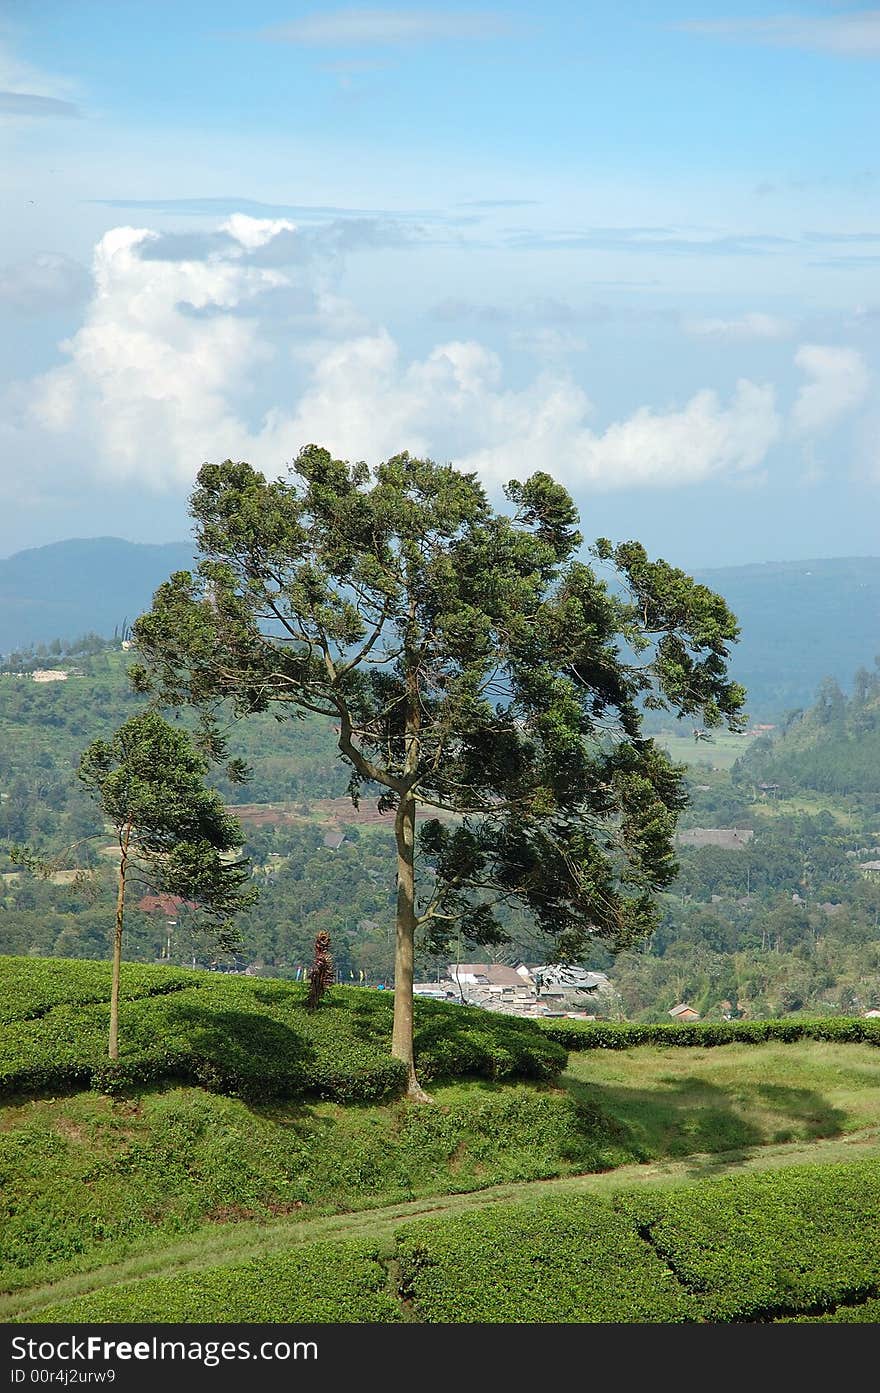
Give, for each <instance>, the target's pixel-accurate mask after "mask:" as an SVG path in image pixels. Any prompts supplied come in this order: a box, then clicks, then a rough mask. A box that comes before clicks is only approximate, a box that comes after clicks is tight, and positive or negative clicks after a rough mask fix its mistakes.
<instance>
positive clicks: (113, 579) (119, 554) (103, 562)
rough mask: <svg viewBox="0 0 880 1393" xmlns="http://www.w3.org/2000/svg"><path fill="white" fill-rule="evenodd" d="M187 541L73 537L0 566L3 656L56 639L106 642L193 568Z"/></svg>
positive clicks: (18, 555) (0, 649) (20, 554)
mask: <svg viewBox="0 0 880 1393" xmlns="http://www.w3.org/2000/svg"><path fill="white" fill-rule="evenodd" d="M192 556H193V549H192V546H191V545H190V544H189V543H188V542H165V543H162V544H161V545H151V544H147V543H143V542H126V541H123V540H122V539H121V538H120V537H91V538H74V539H72V540H70V541H65V542H54V543H52V544H51V545H50V546H45V547H34V548H32V549H30V550H28V551H19V552H16V554H15V555H14V556H9V557H6V558H5V559H2V560H0V653H8V652H10V651H11V650H12V649H14V648H16V647H18V646H20V645H24V644H30V643H49V642H51V640H52V639H54V638H74V637H76V636H77V635H79V634H84V633H89V632H94V633H99V634H101V635H103V636H105V637H106V636H109V635H110V634H112V633H113V631H114V629H121V628H122V624H123V622H124V621H125V620H126V619H128V621H129V623H130V622H131V621H132V620H133V619H134V618H135V617H136V616H137V615H138V614H140V613H141V612H142V610H144V609H146V608H147V607H148V606H149V604H150V600H151V598H152V595H153V591H154V590H155V589H156V587H157V586H158V585H160V584H161V582H162V581H163V580H166V579H167V578H168V576H169V575H170V574H171V572H172V571H180V570H184V569H185V568H186V567H188V566H190V565H191V564H192Z"/></svg>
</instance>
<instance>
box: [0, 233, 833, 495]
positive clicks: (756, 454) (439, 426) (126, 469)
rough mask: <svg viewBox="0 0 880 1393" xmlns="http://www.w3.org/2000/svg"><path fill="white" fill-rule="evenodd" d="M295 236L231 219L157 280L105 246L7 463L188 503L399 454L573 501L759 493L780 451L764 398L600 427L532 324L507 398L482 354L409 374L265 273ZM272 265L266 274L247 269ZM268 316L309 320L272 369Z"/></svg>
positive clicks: (393, 347) (742, 387)
mask: <svg viewBox="0 0 880 1393" xmlns="http://www.w3.org/2000/svg"><path fill="white" fill-rule="evenodd" d="M296 232H297V228H296V226H295V225H294V224H293V223H291V222H289V221H288V220H286V219H252V218H250V217H247V216H232V217H230V218H228V219H227V220H226V221H225V222H224V223H223V224H222V226H221V227H220V229H219V232H218V234H216V236H215V240H214V241H213V242H212V244H211V249H210V252H209V254H208V255H207V256H194V257H192V258H189V259H188V258H186V257H180V258H178V257H177V256H174V257H165V258H163V259H161V260H151V259H150V255H149V252H150V249H151V248H156V247H157V246H158V245H160V244H161V241H162V237H161V235H160V234H159V233H156V232H153V231H150V230H148V229H145V228H133V227H121V228H115V229H114V230H113V231H111V232H108V233H107V234H106V235H105V236H104V237H103V238H102V239H101V241H100V242H99V244H98V246H97V248H96V252H95V258H94V268H93V275H94V294H93V297H92V299H91V300H90V302H89V304H88V308H87V311H86V314H85V318H84V322H83V325H82V327H81V328H80V329H79V331H78V332H77V333H76V334H74V335H73V336H72V337H71V338H70V339H69V340H68V341H67V342H66V343H65V344H63V345H62V349H63V352H64V354H65V358H66V361H65V362H64V363H62V364H61V365H60V366H58V367H56V368H54V369H53V370H51V371H50V372H48V373H45V374H43V375H42V376H41V377H39V378H36V379H34V380H32V381H30V382H27V383H24V384H21V385H20V387H19V390H18V393H17V397H16V401H15V402H14V403H13V405H15V406H16V407H17V416H15V415H14V413H12V412H9V411H8V412H7V413H6V426H5V431H6V433H7V434H9V433H10V432H11V433H12V434H13V435H14V434H15V432H16V431H17V432H18V436H17V440H18V445H17V447H16V446H15V445H14V443H13V442H12V441H11V440H10V441H9V442H8V443H9V449H8V450H7V452H6V453H7V457H8V458H13V457H15V456H16V455H17V456H18V457H21V456H22V453H23V452H26V453H27V456H28V457H29V458H33V457H39V458H41V459H49V460H51V459H52V458H53V448H54V458H55V460H56V461H60V460H61V459H62V457H63V459H64V462H65V469H66V471H67V474H68V476H69V475H70V474H71V471H73V470H74V469H75V468H78V469H79V470H80V472H81V473H83V474H86V473H88V474H93V475H94V474H97V475H99V476H100V477H102V478H104V479H107V480H113V481H116V482H122V483H127V482H130V481H133V480H137V481H138V483H139V484H141V485H147V486H152V487H154V488H157V489H162V488H182V487H184V486H186V485H188V484H189V483H190V482H191V480H192V478H193V476H194V474H195V472H196V470H197V469H198V467H199V465H200V464H201V462H202V461H203V460H205V459H222V458H226V457H230V456H231V457H233V458H240V459H249V460H250V461H251V462H252V463H254V464H255V465H256V466H258V467H259V468H262V469H264V470H265V471H266V473H267V474H269V475H275V474H277V473H278V472H279V471H280V470H281V469H282V468H283V466H284V463H285V462H286V461H288V460H290V459H291V458H292V457H293V456H295V455H296V453H297V452H298V451H299V449H300V448H301V447H302V445H303V444H306V443H308V442H309V441H315V442H318V443H321V444H325V445H327V446H328V447H329V448H330V449H332V450H333V451H334V452H336V453H337V454H339V455H341V456H343V457H347V458H356V459H363V458H365V459H368V460H370V461H373V462H375V461H377V460H379V459H382V458H386V457H387V456H389V455H391V454H393V453H396V452H397V451H399V450H401V449H409V450H411V451H413V452H415V453H422V454H430V455H432V456H434V457H435V458H440V459H450V460H453V461H454V462H455V463H457V464H458V465H460V466H461V467H464V468H467V469H472V470H476V471H477V472H479V473H480V474H481V476H482V477H483V478H484V479H485V481H486V482H487V484H488V485H490V486H493V487H495V486H497V485H499V484H500V483H502V482H504V481H506V480H507V479H509V478H511V477H516V476H524V475H525V474H528V473H531V472H533V471H534V470H535V469H546V470H548V471H550V472H552V473H553V474H555V475H557V476H558V477H561V478H563V479H565V480H566V482H567V483H569V484H570V485H571V486H572V487H573V488H575V489H577V488H581V489H619V488H630V487H651V488H663V487H672V486H677V485H680V484H695V483H699V482H701V481H703V480H707V479H710V478H716V477H723V476H741V475H744V474H754V472H755V471H757V470H758V469H759V467H760V466H761V465H762V463H763V461H764V460H765V458H766V455H767V453H768V451H769V450H770V449H771V447H772V446H773V444H774V442H775V441H776V440H777V438H778V437H779V435H780V420H779V416H778V414H777V410H776V405H775V396H774V391H773V389H772V387H769V386H763V385H760V384H756V383H754V382H750V381H746V380H743V381H741V382H740V383H739V384H738V385H737V387H736V389H735V391H734V392H733V393H732V395H731V396H730V397H729V398H726V399H725V398H722V396H720V395H719V394H718V393H716V392H714V391H710V390H703V391H698V392H696V393H695V394H694V395H693V396H692V397H691V398H690V400H688V401H686V402H685V403H684V404H683V405H682V404H675V405H671V406H669V407H668V408H666V409H663V410H657V409H654V408H651V407H648V406H643V407H641V408H639V409H638V410H636V411H635V412H634V413H633V414H631V415H630V416H628V417H626V418H624V419H621V420H618V421H616V422H612V423H611V424H608V425H606V426H604V427H602V428H600V427H597V426H596V424H595V412H594V408H593V405H592V403H591V401H590V400H589V398H588V396H587V395H586V393H585V392H584V390H583V389H582V388H581V387H580V386H579V385H578V384H577V383H576V382H575V381H573V379H572V377H571V376H570V373H569V371H568V363H567V362H566V361H565V359H566V358H567V357H568V355H570V354H572V353H574V352H577V351H579V350H580V349H581V348H582V347H583V345H582V344H581V342H580V341H578V340H577V339H576V338H574V337H572V331H571V329H570V328H569V327H568V326H567V325H564V324H563V325H561V326H552V325H551V326H543V328H544V332H543V335H542V336H541V337H540V338H539V339H535V334H536V333H538V332H539V331H541V330H542V326H541V325H540V323H536V322H535V320H533V321H532V323H531V324H525V325H524V326H523V327H524V330H528V329H530V330H531V333H532V337H531V340H530V348H531V351H533V352H538V353H539V354H542V355H543V357H544V368H543V370H542V371H539V372H538V373H537V374H536V375H535V377H534V378H533V380H532V381H530V382H528V383H527V384H526V385H524V386H518V387H516V388H513V387H511V386H509V385H508V384H507V383H506V382H505V378H504V372H503V368H502V364H501V361H500V359H499V358H498V357H497V356H496V354H494V353H492V352H490V351H489V350H488V349H487V348H485V347H484V346H483V345H481V344H480V343H477V342H474V341H473V340H469V339H462V338H453V339H451V340H450V341H448V342H444V343H441V344H439V345H437V346H436V347H434V348H433V349H432V350H431V351H430V352H428V353H427V354H426V355H425V356H423V357H421V358H414V359H413V358H407V357H406V356H405V355H404V354H403V353H402V352H401V349H400V347H399V345H398V344H397V343H396V342H395V340H394V339H393V338H392V336H391V335H390V334H389V333H388V332H387V331H386V330H385V329H383V328H377V327H376V326H374V325H370V326H366V325H365V324H364V323H363V321H361V320H360V319H359V316H358V313H357V311H356V310H355V309H354V307H353V306H351V305H350V304H349V303H348V302H346V301H344V300H342V299H341V298H339V297H334V296H333V295H331V294H330V293H329V292H328V291H327V290H326V288H322V286H321V284H320V281H319V282H318V283H317V284H315V283H314V282H313V281H311V282H310V281H309V276H310V275H311V274H312V270H313V268H312V267H311V266H309V267H307V269H306V271H303V270H302V268H300V267H293V268H291V267H280V266H278V265H274V264H271V263H272V260H273V256H272V249H273V247H274V246H275V244H276V243H278V242H281V241H282V240H283V239H285V238H286V239H290V238H292V237H294V236H295V234H296ZM212 236H214V234H212ZM194 250H204V248H203V247H201V244H200V245H199V246H198V247H196V248H194ZM184 251H185V248H184V247H182V246H178V247H177V252H178V253H183V252H184ZM263 253H265V254H266V256H267V263H268V264H256V262H255V258H256V257H258V256H259V255H261V254H263ZM278 305H281V306H284V307H286V308H285V310H284V312H285V313H288V314H290V315H300V316H301V317H300V319H299V321H298V322H297V323H296V329H295V333H296V334H298V337H295V338H294V341H293V343H292V344H291V343H290V342H289V339H290V337H291V335H289V334H285V341H284V346H283V351H282V350H281V349H280V348H278V350H277V352H276V347H275V341H274V339H273V337H272V334H271V333H268V332H267V325H268V326H271V315H272V314H273V312H275V311H273V307H277V306H278ZM536 318H537V316H536ZM334 335H335V339H334V337H333V336H334ZM802 351H806V350H802ZM820 351H822V350H820ZM805 362H807V363H813V364H814V378H815V380H816V381H818V380H819V379H820V378H821V372H820V370H819V369H818V368H816V367H815V362H814V360H812V359H806V360H805ZM826 376H827V374H826ZM822 380H823V381H824V379H822ZM10 422H11V423H12V424H10ZM35 442H36V443H35Z"/></svg>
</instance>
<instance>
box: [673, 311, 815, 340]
mask: <svg viewBox="0 0 880 1393" xmlns="http://www.w3.org/2000/svg"><path fill="white" fill-rule="evenodd" d="M682 328H683V329H684V331H685V333H686V334H690V335H691V337H692V338H705V339H718V340H720V341H721V342H724V343H746V342H748V341H749V340H760V339H786V338H788V337H789V336H790V335H791V334H792V333H793V326H792V325H791V324H790V323H789V322H788V320H785V319H777V318H776V317H775V316H773V315H770V314H761V313H759V312H754V313H751V314H744V315H742V316H741V317H740V318H739V319H687V320H685V321H684V323H683V325H682Z"/></svg>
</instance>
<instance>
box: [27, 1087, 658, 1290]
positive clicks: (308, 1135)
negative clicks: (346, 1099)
mask: <svg viewBox="0 0 880 1393" xmlns="http://www.w3.org/2000/svg"><path fill="white" fill-rule="evenodd" d="M445 1094H446V1090H443V1091H442V1093H438V1098H439V1097H441V1096H443V1095H445ZM276 1111H277V1113H278V1114H280V1116H276V1115H275V1114H276ZM630 1159H632V1156H631V1153H629V1152H627V1151H626V1149H625V1148H623V1147H621V1146H618V1145H616V1144H615V1141H614V1138H613V1136H609V1133H608V1129H607V1128H606V1127H603V1125H602V1122H601V1119H599V1118H598V1117H596V1116H593V1115H591V1113H590V1112H589V1111H588V1110H587V1109H585V1108H584V1107H582V1106H579V1105H578V1104H577V1103H576V1102H575V1101H574V1100H573V1099H572V1098H571V1097H569V1095H568V1094H566V1093H563V1092H561V1091H556V1090H553V1091H550V1090H543V1089H542V1090H538V1089H535V1088H532V1087H529V1086H527V1085H525V1084H520V1085H516V1084H513V1085H510V1086H508V1087H505V1088H500V1089H497V1090H495V1089H487V1090H483V1089H481V1088H479V1087H472V1086H468V1085H463V1086H458V1087H457V1088H456V1090H455V1092H454V1094H453V1096H452V1098H451V1099H449V1101H443V1102H438V1104H437V1106H434V1107H411V1106H410V1105H408V1104H407V1103H406V1102H405V1101H404V1100H402V1099H401V1100H395V1101H394V1102H393V1103H392V1104H391V1105H390V1106H386V1107H382V1108H348V1107H340V1106H338V1105H335V1104H324V1105H318V1106H317V1107H315V1105H313V1104H307V1105H305V1106H301V1107H299V1108H297V1107H293V1108H292V1107H290V1105H288V1104H285V1105H284V1106H283V1107H279V1108H277V1109H276V1108H274V1107H272V1108H265V1109H263V1108H259V1109H254V1108H252V1107H250V1106H249V1105H248V1104H246V1103H244V1102H243V1101H242V1100H241V1099H238V1098H225V1097H222V1096H218V1095H217V1094H213V1093H205V1092H204V1091H203V1090H201V1089H197V1088H167V1089H162V1090H155V1091H151V1092H148V1093H144V1094H142V1095H141V1096H140V1097H139V1098H138V1100H137V1102H136V1103H135V1102H131V1103H129V1101H128V1100H127V1099H122V1100H117V1099H111V1098H104V1097H101V1096H100V1095H98V1094H96V1093H80V1094H77V1095H76V1096H75V1097H73V1098H64V1099H55V1100H54V1101H50V1100H48V1099H46V1100H40V1101H39V1102H33V1103H30V1104H26V1105H23V1106H21V1107H20V1108H19V1109H18V1110H17V1115H16V1118H15V1121H14V1125H9V1126H7V1127H3V1128H0V1196H2V1201H0V1216H2V1217H0V1291H7V1290H20V1289H22V1288H26V1287H30V1286H35V1285H39V1284H41V1283H44V1282H49V1281H55V1280H57V1279H58V1278H59V1277H61V1276H63V1275H67V1274H69V1273H72V1272H77V1271H83V1270H88V1269H89V1267H91V1266H93V1265H94V1264H95V1263H96V1262H99V1261H100V1262H111V1261H116V1260H119V1259H121V1258H123V1257H125V1256H126V1255H127V1254H128V1253H129V1252H131V1250H132V1248H134V1247H142V1246H144V1245H147V1244H157V1243H159V1242H161V1241H163V1240H164V1241H168V1242H171V1241H173V1240H174V1239H175V1238H178V1237H180V1236H181V1235H182V1234H187V1233H193V1232H195V1231H196V1230H198V1229H199V1228H200V1227H201V1226H203V1225H205V1224H207V1223H209V1222H218V1223H226V1222H237V1221H239V1220H248V1219H251V1220H256V1221H258V1222H259V1221H267V1220H271V1219H272V1218H273V1217H275V1216H277V1215H279V1214H290V1213H296V1214H297V1215H300V1213H301V1214H302V1216H303V1217H305V1216H306V1215H314V1214H321V1213H327V1212H330V1213H335V1212H338V1211H349V1210H355V1209H366V1208H371V1207H375V1206H378V1205H388V1204H397V1203H401V1202H404V1201H407V1200H413V1199H416V1198H418V1197H419V1196H424V1195H431V1194H434V1195H436V1194H443V1193H445V1192H449V1191H469V1190H479V1189H483V1188H485V1187H487V1186H491V1185H500V1184H504V1183H509V1182H517V1181H529V1180H538V1179H541V1178H544V1177H548V1176H554V1175H558V1174H559V1173H560V1172H566V1171H593V1170H601V1169H605V1168H607V1167H609V1166H614V1165H617V1164H620V1163H621V1162H623V1161H626V1160H630Z"/></svg>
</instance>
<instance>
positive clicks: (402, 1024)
mask: <svg viewBox="0 0 880 1393" xmlns="http://www.w3.org/2000/svg"><path fill="white" fill-rule="evenodd" d="M415 827H416V806H415V801H414V799H413V798H411V797H405V798H403V799H402V800H401V803H400V806H399V808H398V809H397V816H396V817H395V819H394V835H395V838H396V840H397V919H396V934H397V937H396V943H395V950H394V1032H393V1034H392V1037H391V1053H392V1054H393V1055H394V1058H395V1059H402V1060H403V1062H404V1064H405V1065H406V1068H407V1087H406V1094H407V1097H408V1098H412V1099H413V1100H414V1101H416V1102H418V1103H429V1102H430V1101H431V1099H430V1097H429V1095H428V1094H427V1093H426V1092H425V1091H424V1089H423V1088H422V1087H421V1086H420V1084H419V1081H418V1079H417V1078H416V1068H415V1057H414V1054H413V970H414V960H415V936H416V879H415V865H414V861H415Z"/></svg>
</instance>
